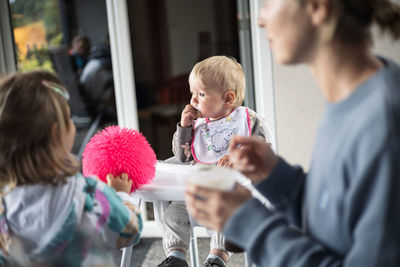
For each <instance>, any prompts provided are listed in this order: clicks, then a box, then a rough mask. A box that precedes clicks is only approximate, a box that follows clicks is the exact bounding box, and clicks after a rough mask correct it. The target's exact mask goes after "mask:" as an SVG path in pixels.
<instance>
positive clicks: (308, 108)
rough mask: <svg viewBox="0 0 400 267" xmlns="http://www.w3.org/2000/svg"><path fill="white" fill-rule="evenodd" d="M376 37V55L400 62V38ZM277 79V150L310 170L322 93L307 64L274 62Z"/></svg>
mask: <svg viewBox="0 0 400 267" xmlns="http://www.w3.org/2000/svg"><path fill="white" fill-rule="evenodd" d="M397 2H399V1H397ZM374 39H375V41H374V43H375V47H374V52H375V53H376V54H379V55H383V56H386V57H389V58H391V59H393V60H395V61H397V62H398V63H400V41H397V42H393V41H392V40H391V38H390V37H387V35H383V36H382V35H379V34H378V32H377V31H376V30H374ZM274 82H275V104H276V122H277V143H278V152H279V154H280V155H281V156H283V158H285V159H286V160H288V161H289V162H290V163H292V164H300V165H302V166H303V167H304V168H305V169H306V170H307V169H308V167H309V165H310V159H311V153H312V148H313V143H314V137H315V132H316V128H317V126H318V121H319V118H320V115H321V113H322V110H323V105H324V99H323V97H322V93H321V92H320V90H319V88H318V86H317V84H316V82H315V81H314V80H313V78H312V77H311V75H310V74H309V71H308V68H307V67H305V66H295V67H286V66H280V65H278V64H274Z"/></svg>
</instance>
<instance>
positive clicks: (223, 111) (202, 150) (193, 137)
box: [159, 56, 272, 267]
mask: <svg viewBox="0 0 400 267" xmlns="http://www.w3.org/2000/svg"><path fill="white" fill-rule="evenodd" d="M189 84H190V91H191V93H192V98H191V101H190V104H188V105H187V106H186V107H185V109H184V110H183V111H182V116H181V121H180V123H178V126H177V131H176V133H175V134H174V137H173V152H174V155H175V157H176V158H177V159H178V160H179V161H180V162H190V163H191V164H217V165H219V166H230V165H231V164H230V160H229V155H228V146H229V143H230V140H231V139H232V138H233V136H235V135H240V136H250V135H255V136H258V137H260V140H263V142H266V143H268V144H269V145H271V144H272V135H271V132H270V130H269V127H268V125H267V124H266V122H265V120H264V119H263V118H262V117H261V116H259V115H258V114H257V113H255V112H254V111H253V110H251V109H249V108H247V107H243V106H241V105H242V103H243V99H244V94H245V78H244V73H243V70H242V67H241V66H240V64H239V63H238V62H236V60H234V59H232V58H229V57H226V56H213V57H210V58H207V59H205V60H203V61H201V62H199V63H197V64H196V65H195V66H194V67H193V69H192V71H191V73H190V76H189ZM189 233H190V223H189V216H188V213H187V209H186V206H185V203H183V202H173V203H171V204H170V205H169V206H168V207H167V208H166V209H165V213H164V235H163V245H164V250H165V252H166V254H167V259H166V260H164V262H162V263H161V264H160V265H159V266H160V267H167V266H174V267H179V266H187V263H186V261H185V257H186V255H185V252H186V250H187V248H188V244H189V238H190V236H189ZM210 247H211V248H210V253H209V255H208V257H207V260H206V262H205V264H204V266H209V267H223V266H225V264H226V262H227V261H228V260H229V255H230V254H229V253H228V252H227V247H226V244H225V239H224V237H223V236H222V235H221V234H220V233H217V232H214V233H213V234H212V236H211V243H210Z"/></svg>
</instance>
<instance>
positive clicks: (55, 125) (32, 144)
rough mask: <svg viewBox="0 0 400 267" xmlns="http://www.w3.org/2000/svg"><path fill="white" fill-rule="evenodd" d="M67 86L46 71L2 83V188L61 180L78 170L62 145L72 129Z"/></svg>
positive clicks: (0, 148) (8, 79)
mask: <svg viewBox="0 0 400 267" xmlns="http://www.w3.org/2000/svg"><path fill="white" fill-rule="evenodd" d="M48 83H52V84H56V85H58V87H57V88H58V91H57V90H54V89H52V88H51V87H49V86H48V85H47V86H46V84H48ZM63 88H64V87H63V86H62V84H61V82H60V80H59V79H58V78H57V77H56V76H55V75H53V74H52V73H50V72H47V71H32V72H28V73H17V74H14V75H12V76H10V77H8V78H7V79H5V80H4V81H3V82H2V83H1V84H0V189H3V188H4V186H9V187H13V186H18V185H23V184H57V183H59V182H65V180H66V177H68V176H71V175H73V174H75V173H76V172H77V171H78V170H79V164H78V162H77V161H76V160H75V159H74V158H73V157H72V155H71V154H70V152H69V151H65V149H64V148H63V146H62V144H61V133H62V132H63V131H66V130H69V128H70V121H69V120H70V118H69V111H68V103H67V100H66V98H65V97H64V96H63V94H62V91H61V90H65V89H63Z"/></svg>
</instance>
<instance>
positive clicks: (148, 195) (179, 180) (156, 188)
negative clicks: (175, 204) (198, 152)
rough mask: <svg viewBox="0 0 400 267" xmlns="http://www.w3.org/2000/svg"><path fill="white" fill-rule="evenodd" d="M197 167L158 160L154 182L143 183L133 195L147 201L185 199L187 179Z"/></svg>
mask: <svg viewBox="0 0 400 267" xmlns="http://www.w3.org/2000/svg"><path fill="white" fill-rule="evenodd" d="M195 168H196V167H195V166H193V165H182V164H173V163H165V162H157V164H156V173H155V177H154V180H153V182H152V183H150V184H147V185H143V186H142V187H141V188H140V189H138V190H136V191H135V193H133V196H134V197H135V198H141V199H143V200H145V201H153V200H158V201H183V200H184V193H185V184H186V181H187V180H188V178H189V175H190V173H192V172H194V171H195Z"/></svg>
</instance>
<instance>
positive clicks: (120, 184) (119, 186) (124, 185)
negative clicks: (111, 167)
mask: <svg viewBox="0 0 400 267" xmlns="http://www.w3.org/2000/svg"><path fill="white" fill-rule="evenodd" d="M107 184H108V185H109V186H111V187H112V188H114V189H115V191H117V192H125V193H128V194H129V193H130V192H131V187H132V180H130V179H128V174H126V173H123V174H122V175H121V177H119V176H117V177H115V178H114V176H113V175H112V174H111V173H109V174H107Z"/></svg>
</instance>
